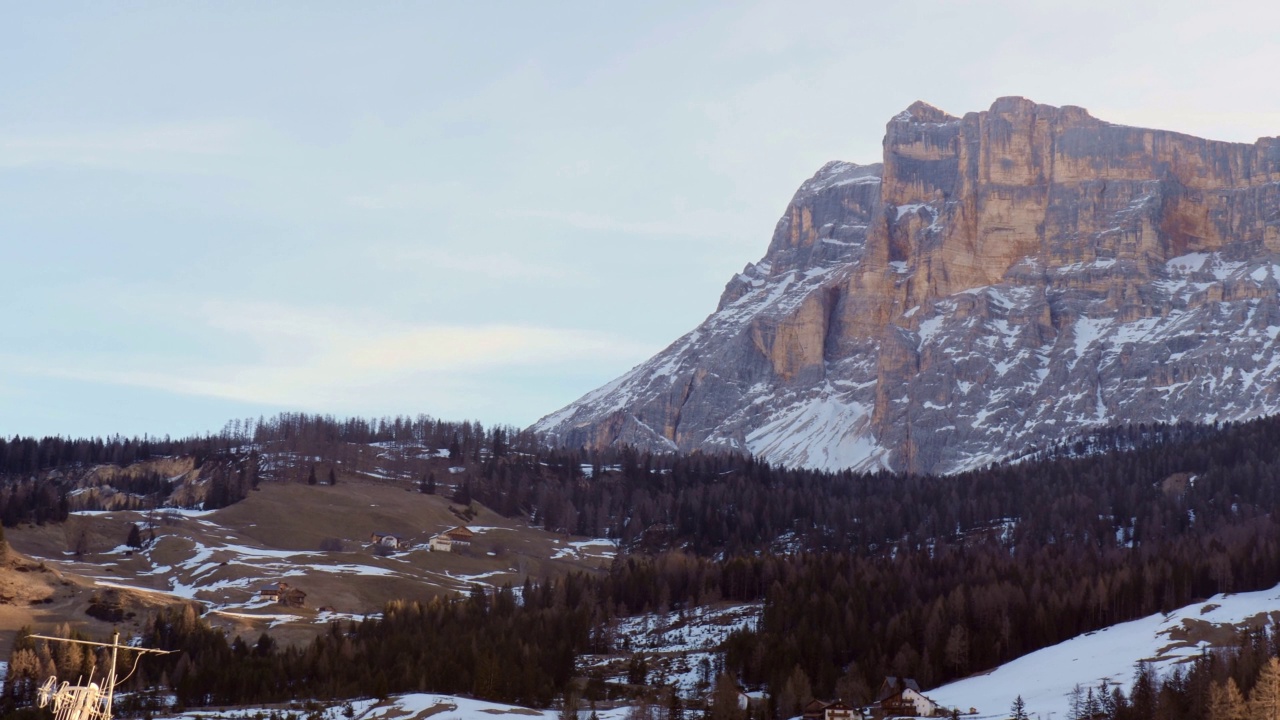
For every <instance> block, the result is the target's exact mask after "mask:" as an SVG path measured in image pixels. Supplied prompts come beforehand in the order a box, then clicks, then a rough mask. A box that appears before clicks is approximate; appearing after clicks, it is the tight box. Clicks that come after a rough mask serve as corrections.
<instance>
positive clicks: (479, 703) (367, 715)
mask: <svg viewBox="0 0 1280 720" xmlns="http://www.w3.org/2000/svg"><path fill="white" fill-rule="evenodd" d="M628 710H629V708H626V707H620V708H613V709H608V710H605V709H597V711H596V715H597V716H598V717H599V718H600V720H623V718H625V717H626V715H627V712H628ZM273 712H274V713H276V714H277V716H281V717H288V716H290V715H292V716H293V717H296V718H298V720H304V719H306V718H312V719H313V720H315V719H316V718H323V720H418V718H426V717H431V718H433V719H434V720H494V718H495V717H500V716H503V715H515V716H520V717H527V718H530V719H531V720H532V719H533V718H545V719H546V720H556V719H557V718H559V717H560V710H558V709H556V710H533V709H530V708H524V707H519V706H517V705H504V704H502V703H491V702H486V701H484V700H472V699H471V698H463V697H455V696H453V695H434V694H429V693H410V694H408V695H395V696H392V697H390V698H387V699H386V700H353V701H351V702H350V703H341V702H340V703H333V704H328V703H326V704H324V705H323V706H322V707H321V709H319V710H314V709H307V708H305V707H303V706H301V705H299V706H297V707H295V708H291V709H290V708H280V707H239V708H233V709H227V710H209V709H194V710H190V711H188V712H185V713H182V714H181V715H169V716H164V717H168V718H188V719H190V720H201V719H213V718H218V719H219V720H233V719H235V720H238V719H239V718H252V717H267V716H270V715H271V713H273ZM590 712H591V710H590V709H589V708H586V707H583V708H582V709H581V711H580V715H581V717H582V718H584V720H585V718H587V717H588V715H589V714H590Z"/></svg>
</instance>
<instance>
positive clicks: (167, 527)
mask: <svg viewBox="0 0 1280 720" xmlns="http://www.w3.org/2000/svg"><path fill="white" fill-rule="evenodd" d="M450 507H451V506H450V504H449V502H448V500H447V499H446V498H444V497H441V496H439V495H424V494H421V493H418V492H413V491H409V490H406V489H405V488H404V485H399V486H397V485H394V484H388V483H385V482H369V481H364V482H362V481H359V480H352V479H347V480H346V481H341V482H339V484H338V485H335V486H326V485H317V486H308V485H302V484H264V485H263V486H262V489H261V490H259V491H255V492H252V493H250V495H249V497H248V498H247V499H245V500H244V501H242V502H240V503H237V504H236V505H233V506H231V507H228V508H224V509H222V510H219V511H216V512H212V513H208V514H205V515H200V516H194V517H181V518H171V519H169V520H167V521H162V522H160V523H159V524H158V525H157V527H156V532H157V540H156V543H155V544H154V545H153V546H152V547H150V548H148V549H147V550H146V551H143V552H139V553H133V554H131V555H126V554H125V552H124V549H122V548H121V547H120V546H121V545H122V544H123V542H124V539H125V538H126V537H127V535H128V529H129V526H130V524H132V523H135V522H136V523H139V524H142V523H145V522H146V515H145V514H144V513H139V512H132V511H118V512H111V513H106V514H101V515H77V516H74V517H73V518H72V519H71V520H70V521H69V522H67V523H66V524H63V525H46V526H43V527H26V528H15V529H12V530H10V531H9V533H8V535H9V539H10V541H11V543H12V544H13V546H14V547H15V548H16V549H18V550H19V551H20V552H22V553H24V554H27V555H29V556H31V557H33V558H35V559H36V560H37V561H41V560H42V561H44V562H45V563H46V564H47V565H49V566H52V567H55V568H57V569H58V570H59V571H61V572H62V573H64V574H65V575H66V577H67V578H68V582H70V583H72V584H73V585H76V586H78V587H81V588H83V589H82V591H81V592H80V593H79V595H83V596H85V597H84V598H83V599H81V600H79V601H76V602H72V603H67V604H65V606H59V607H62V611H61V612H53V606H51V607H50V608H49V611H48V612H46V613H45V614H43V615H42V616H41V617H39V618H30V617H27V616H23V617H21V618H18V617H14V618H7V617H5V616H4V615H3V614H2V613H0V631H8V632H12V631H13V630H16V628H17V627H18V626H19V625H20V624H22V623H23V622H33V621H34V622H36V623H38V624H40V625H45V624H51V623H55V622H60V621H64V620H74V621H81V620H85V619H87V617H86V616H84V615H83V608H84V607H85V606H87V602H88V601H87V595H88V593H89V592H91V590H92V586H93V585H94V584H95V583H96V584H97V585H99V586H102V585H103V584H113V585H121V586H126V587H129V588H136V589H138V590H142V591H145V590H150V591H154V592H151V593H143V592H140V593H128V594H129V595H130V597H131V598H135V601H136V602H138V603H139V604H143V603H144V601H143V600H142V598H143V596H150V597H149V599H147V600H146V603H149V604H163V603H167V602H178V601H181V600H182V599H183V598H184V597H185V598H191V599H195V600H198V601H200V602H202V603H204V604H205V606H206V607H208V608H209V609H210V610H211V611H213V614H211V615H210V618H211V619H212V620H213V621H214V622H217V623H219V624H222V625H225V626H227V627H228V628H229V629H232V630H233V631H234V632H241V633H255V632H257V631H258V630H259V629H261V628H265V627H267V626H275V629H274V630H273V634H276V635H279V636H280V637H281V638H282V639H285V640H304V639H306V638H309V637H310V636H311V635H312V634H313V633H314V632H315V631H316V630H318V629H319V628H321V627H323V625H324V623H325V621H327V620H329V619H333V618H335V617H343V616H353V615H363V614H366V613H371V612H377V611H379V610H380V609H381V608H382V606H383V604H384V603H385V602H386V601H388V600H391V599H394V598H427V597H430V596H432V595H436V594H439V593H451V592H459V591H462V592H465V590H466V589H467V587H468V586H469V584H470V583H471V582H479V583H482V584H487V585H501V584H502V583H505V582H510V583H512V584H513V585H519V584H520V583H522V582H524V579H525V578H526V577H533V578H535V579H536V578H541V577H544V576H553V575H558V574H561V573H563V572H566V571H568V570H570V569H582V568H599V567H603V566H605V565H607V564H608V562H609V557H608V553H607V552H606V551H609V550H611V549H612V548H609V547H607V546H603V545H596V546H590V547H587V548H584V549H576V548H572V547H570V546H568V542H569V538H565V537H561V536H556V535H553V534H550V533H546V532H543V531H542V530H539V529H536V528H530V527H529V526H528V525H527V524H525V523H524V522H523V521H520V520H509V519H505V518H502V517H500V516H498V515H497V514H496V513H493V512H492V511H489V510H487V509H486V508H483V507H478V506H477V507H478V510H479V514H478V515H477V516H476V517H475V518H474V519H473V520H472V522H471V523H469V527H472V528H473V529H479V532H478V534H477V537H476V542H475V543H474V545H473V546H472V548H471V550H470V551H469V552H465V553H457V554H454V553H432V552H428V551H427V550H426V549H425V545H426V542H427V540H428V539H429V538H430V537H431V536H432V535H433V534H435V533H437V532H440V531H442V530H447V529H449V528H451V527H454V526H456V525H460V524H462V520H461V519H459V518H458V517H457V516H456V515H455V514H454V513H453V512H451V511H450ZM374 531H379V532H391V533H396V534H399V535H401V536H403V537H405V538H406V539H408V540H409V541H410V542H411V543H412V544H413V546H414V548H413V549H411V550H409V551H407V552H401V553H398V554H396V555H395V556H393V557H378V556H376V555H375V554H374V553H373V552H371V550H370V549H369V548H368V540H369V535H370V533H372V532H374ZM81 537H83V538H84V540H83V541H81V540H80V538H81ZM325 538H336V539H339V540H341V541H342V542H343V543H344V544H345V546H346V550H345V551H344V552H321V551H320V550H319V547H320V542H321V540H323V539H325ZM579 540H581V538H579ZM77 544H80V545H81V546H82V547H83V548H85V549H87V552H86V553H84V554H83V555H82V556H80V557H75V556H74V555H72V554H71V553H70V550H71V549H73V548H75V547H76V545H77ZM557 555H560V556H561V557H558V558H557V557H556V556H557ZM281 579H283V580H285V581H286V582H289V583H290V584H291V585H293V586H295V587H299V588H301V589H302V590H304V591H305V592H306V593H307V594H308V596H307V607H306V608H305V609H302V610H290V609H286V608H284V607H283V606H280V605H267V604H264V603H261V602H258V601H257V600H256V597H255V595H256V590H257V588H258V587H260V586H261V585H263V584H266V583H269V582H275V581H278V580H281ZM318 608H329V609H330V610H331V612H319V611H318V610H317V609H318ZM15 623H17V625H15Z"/></svg>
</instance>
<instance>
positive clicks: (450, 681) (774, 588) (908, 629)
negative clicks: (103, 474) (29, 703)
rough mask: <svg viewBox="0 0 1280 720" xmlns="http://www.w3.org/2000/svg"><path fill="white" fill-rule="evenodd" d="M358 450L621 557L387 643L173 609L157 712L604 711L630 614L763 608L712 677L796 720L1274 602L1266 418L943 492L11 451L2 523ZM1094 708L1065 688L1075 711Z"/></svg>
mask: <svg viewBox="0 0 1280 720" xmlns="http://www.w3.org/2000/svg"><path fill="white" fill-rule="evenodd" d="M374 442H379V443H405V444H410V443H412V444H418V445H422V446H425V447H429V448H438V449H441V450H444V451H447V453H448V455H449V457H450V458H452V459H451V462H457V463H463V464H466V465H468V466H469V467H470V468H472V469H473V470H474V471H475V472H472V473H470V474H469V477H470V478H471V479H470V480H469V481H468V484H467V485H466V486H465V487H450V488H442V491H447V492H454V493H466V494H467V495H468V496H469V497H470V498H474V499H475V500H477V501H479V502H481V503H483V504H485V505H487V506H489V507H490V508H492V509H493V510H494V511H496V512H499V513H502V514H503V515H507V516H523V517H527V518H528V519H530V520H531V521H532V522H534V523H536V524H538V525H541V526H543V527H545V528H547V529H549V530H556V531H564V532H572V533H578V534H584V535H595V536H604V537H611V538H616V539H618V540H619V541H620V543H621V548H622V550H623V551H624V552H622V553H620V555H619V557H618V559H617V560H616V561H615V562H614V564H613V567H612V568H611V569H610V570H609V571H608V572H606V573H601V574H591V573H580V574H571V575H568V576H564V577H559V578H530V579H529V580H528V581H527V582H526V583H525V584H524V586H523V587H518V588H503V589H500V590H489V591H486V590H484V589H481V588H479V587H476V588H474V589H473V591H472V593H471V595H470V596H468V597H465V598H460V599H459V600H458V601H457V602H454V601H452V600H450V599H448V598H438V599H435V600H431V601H425V602H420V601H404V602H397V603H392V604H391V605H389V606H388V607H387V608H386V609H385V611H384V613H383V615H382V616H381V617H380V618H378V619H370V620H366V621H364V622H362V623H356V624H351V623H339V624H335V625H333V626H332V627H331V628H330V629H329V632H327V633H326V634H324V635H322V636H321V637H319V638H317V639H316V640H315V641H314V642H313V643H311V644H310V645H306V646H301V647H290V646H282V645H279V644H277V643H276V642H275V641H274V640H273V639H272V638H270V637H269V636H267V635H264V636H262V637H258V638H228V637H225V636H224V635H223V634H222V633H220V632H218V631H215V630H212V629H211V628H209V626H208V625H207V624H206V623H204V621H203V620H202V619H201V618H200V617H198V616H197V615H196V614H195V613H194V612H192V611H190V610H187V611H185V612H178V611H170V612H166V613H163V614H161V615H158V616H157V617H155V618H153V619H152V620H151V621H150V623H149V625H148V631H147V634H146V637H144V638H142V641H143V642H144V643H145V644H149V645H154V646H157V647H164V648H169V649H181V650H183V652H182V653H181V654H179V655H175V656H166V657H165V658H163V659H155V660H153V659H145V660H144V661H143V662H142V663H141V664H140V670H139V673H138V675H137V676H136V677H135V678H134V679H133V680H131V683H132V687H133V688H134V689H135V690H137V691H138V692H140V693H141V692H143V691H145V690H146V689H147V688H165V689H166V691H169V692H172V693H174V695H175V696H176V697H177V699H178V701H179V703H180V704H182V705H184V706H187V707H194V706H202V705H209V704H232V703H247V702H263V701H270V700H285V699H305V698H323V699H341V698H348V697H355V696H367V695H371V694H372V695H379V694H386V693H394V692H403V691H410V690H422V691H434V692H448V693H469V694H473V695H475V696H477V697H483V698H490V699H494V700H502V701H511V702H518V703H524V704H529V705H533V706H537V707H544V706H547V705H550V704H552V703H554V702H556V701H557V698H559V697H560V696H562V695H564V694H565V693H566V692H569V691H572V692H577V691H578V690H577V689H578V688H580V687H586V688H587V689H588V691H590V688H592V687H597V688H598V686H593V685H592V684H591V683H587V684H586V685H585V686H583V685H582V683H581V680H582V678H578V677H577V676H578V674H579V673H578V672H577V669H576V668H577V662H576V659H577V658H578V656H580V655H581V654H583V653H588V652H592V653H594V652H607V651H610V650H613V651H617V650H618V649H619V647H618V642H619V640H618V638H616V636H615V634H614V633H613V632H612V628H613V627H614V626H615V625H616V622H617V619H618V618H619V617H620V616H625V615H631V614H638V613H643V612H654V611H678V610H681V609H687V608H691V607H694V606H698V605H703V604H708V603H713V602H718V601H722V600H732V601H760V602H763V604H764V611H763V615H762V619H761V622H760V623H759V626H758V627H756V628H755V629H753V630H746V631H740V632H738V633H735V634H734V635H733V636H731V637H730V639H729V640H728V642H726V644H725V646H724V648H723V670H724V671H725V672H726V673H727V674H728V675H729V676H730V677H732V678H733V679H735V680H737V681H739V682H741V683H743V684H745V685H746V686H748V687H761V688H763V689H765V690H767V692H768V694H769V696H770V704H769V706H768V708H767V711H765V712H766V714H768V715H769V716H771V717H787V716H789V715H790V714H792V713H793V711H794V710H795V708H796V707H798V705H799V703H801V702H802V701H803V700H805V699H807V698H808V697H834V696H837V695H839V696H842V697H844V698H846V699H847V700H848V701H850V702H865V701H866V700H868V699H869V695H870V693H871V691H872V690H873V689H874V688H875V687H877V686H878V685H879V682H880V680H881V679H882V678H883V677H884V676H886V675H900V676H908V677H915V678H917V679H918V680H920V682H921V683H922V684H923V685H924V686H925V687H929V686H933V685H937V684H940V683H943V682H946V681H949V680H952V679H955V678H959V677H964V676H966V675H969V674H971V673H973V672H977V671H981V670H985V669H989V668H992V667H994V666H996V665H998V664H1000V663H1003V662H1007V661H1008V660H1011V659H1013V658H1016V657H1018V656H1020V655H1023V654H1025V653H1027V652H1030V651H1033V650H1035V649H1038V648H1041V647H1045V646H1048V645H1051V644H1054V643H1057V642H1060V641H1062V640H1065V639H1067V638H1069V637H1072V636H1074V635H1077V634H1079V633H1082V632H1087V631H1089V630H1093V629H1097V628H1101V627H1105V626H1108V625H1111V624H1114V623H1117V622H1122V621H1125V620H1130V619H1134V618H1138V617H1142V616H1145V615H1148V614H1151V613H1154V612H1158V611H1161V610H1170V609H1173V608H1176V607H1179V606H1182V605H1185V604H1187V603H1189V602H1192V601H1194V600H1196V599H1199V598H1205V597H1208V596H1210V595H1213V594H1214V593H1218V592H1224V591H1245V590H1253V589H1260V588H1263V587H1269V586H1271V585H1274V584H1276V583H1277V582H1280V523H1277V522H1276V519H1275V518H1276V511H1277V510H1278V509H1280V488H1277V486H1276V483H1275V478H1276V477H1277V473H1278V471H1280V420H1275V419H1265V420H1259V421H1255V422H1252V423H1247V424H1241V425H1228V426H1222V427H1194V426H1173V427H1169V426H1157V427H1130V428H1119V429H1115V430H1111V431H1107V432H1100V433H1096V434H1094V435H1093V436H1091V437H1089V438H1082V439H1080V440H1078V441H1073V442H1072V443H1070V444H1068V445H1065V446H1063V447H1060V448H1049V449H1045V450H1043V451H1040V452H1038V453H1036V454H1035V455H1033V456H1030V457H1028V458H1026V459H1024V460H1023V461H1022V462H1019V463H1017V464H1012V465H1003V466H995V467H989V468H986V469H983V470H978V471H972V472H968V473H964V474H961V475H957V476H950V477H941V478H939V477H927V476H907V475H895V474H888V473H877V474H857V473H849V472H846V473H836V474H830V473H820V472H812V471H803V470H794V469H783V468H776V467H772V466H770V465H768V464H765V463H761V462H758V461H755V460H753V459H751V458H744V457H739V456H733V455H708V454H692V455H652V454H646V453H641V452H637V451H636V450H634V449H631V448H616V449H610V450H608V451H602V452H585V451H575V450H569V449H546V448H543V447H541V446H540V445H539V444H538V442H537V438H534V437H531V436H528V435H526V434H524V433H520V432H517V431H514V430H512V429H509V428H492V429H485V428H482V427H481V426H479V425H478V424H475V423H460V424H452V423H443V422H440V421H435V420H431V419H429V418H419V419H417V420H400V419H396V420H382V421H350V420H348V421H335V420H333V419H331V418H324V417H316V416H303V415H287V416H281V417H279V418H276V419H273V420H270V421H258V422H256V423H250V422H246V423H243V424H240V423H237V424H236V425H235V426H229V428H228V429H227V430H226V431H224V432H223V433H221V434H219V435H217V436H210V437H206V438H201V439H196V440H184V441H168V440H166V441H164V443H153V442H151V441H143V442H138V441H127V440H119V439H115V440H112V441H64V440H60V439H45V440H42V441H36V440H31V439H22V438H15V439H13V440H12V441H9V442H2V443H0V468H2V469H3V477H4V487H3V492H2V494H0V512H2V513H3V517H4V518H5V521H6V524H11V523H10V517H11V515H10V510H9V507H10V505H12V506H13V507H14V508H15V510H13V522H57V521H58V520H59V519H60V516H59V514H58V511H57V508H58V507H59V506H61V507H62V508H63V509H62V515H61V517H65V512H66V510H65V508H66V502H67V501H66V493H67V492H68V488H69V485H65V484H63V485H60V484H59V481H58V480H48V479H42V477H41V476H40V473H41V472H42V471H47V470H49V469H61V471H60V472H59V473H57V474H58V475H59V476H60V477H62V478H69V477H73V476H74V472H73V469H74V468H75V467H82V466H84V465H86V464H91V463H96V462H111V463H121V464H124V463H127V462H129V460H127V459H126V458H127V457H132V458H134V459H136V458H137V457H139V453H145V454H147V455H148V456H155V455H164V454H167V453H174V454H177V453H198V454H200V455H201V461H202V462H206V463H215V464H219V465H218V467H222V468H225V472H222V473H221V474H220V475H218V476H219V477H224V478H226V479H227V480H226V482H227V487H228V488H229V490H228V495H227V496H226V497H224V498H222V499H221V502H223V503H224V504H225V503H226V502H234V501H236V500H237V499H239V497H237V496H240V497H242V496H243V493H244V485H245V483H251V482H306V475H307V470H308V467H307V465H305V464H303V463H296V464H290V463H289V462H287V461H281V460H278V459H277V460H273V461H271V462H267V461H266V460H265V459H264V458H267V457H273V458H280V457H285V458H288V457H295V456H300V455H306V456H316V455H320V456H332V455H337V454H341V453H343V452H347V450H345V449H344V448H346V447H347V446H349V445H351V444H361V443H363V444H367V443H374ZM126 448H128V452H126ZM130 453H132V455H130ZM403 472H404V474H405V476H406V477H411V478H412V477H418V476H419V475H420V474H421V468H419V467H417V466H415V465H414V464H413V462H412V460H406V464H405V466H404V468H403ZM138 494H139V495H143V496H145V495H146V494H147V488H146V487H144V486H139V488H138ZM36 496H39V497H41V498H43V499H42V500H40V501H38V502H37V501H33V500H31V498H32V497H36ZM35 508H43V510H41V511H40V513H38V514H37V513H36V511H35ZM1276 649H1277V647H1276V641H1275V639H1274V638H1273V637H1272V636H1271V635H1269V634H1268V633H1267V632H1266V631H1265V630H1264V631H1257V632H1252V633H1242V634H1241V636H1240V638H1239V643H1238V647H1237V648H1235V649H1234V650H1229V651H1221V652H1218V653H1215V654H1210V655H1206V657H1205V658H1204V659H1203V660H1202V661H1201V662H1199V663H1197V664H1195V665H1194V666H1192V667H1190V668H1189V669H1188V670H1187V671H1186V672H1184V673H1179V674H1178V675H1177V676H1175V677H1169V678H1158V677H1154V676H1149V675H1150V673H1147V675H1148V676H1146V677H1145V679H1144V675H1143V674H1142V673H1139V674H1138V675H1137V681H1138V682H1137V683H1136V684H1135V685H1134V687H1133V688H1132V689H1131V691H1129V692H1128V693H1127V694H1126V693H1121V695H1120V696H1117V695H1116V693H1115V692H1114V691H1115V688H1111V689H1105V690H1106V693H1105V694H1106V699H1105V702H1103V699H1102V698H1098V700H1099V702H1103V704H1102V705H1101V706H1100V707H1101V708H1102V709H1101V710H1099V711H1098V712H1097V713H1094V715H1095V716H1098V717H1101V716H1102V715H1106V716H1107V717H1109V718H1113V720H1148V719H1149V718H1156V717H1159V718H1161V720H1165V719H1166V718H1167V719H1169V720H1181V719H1182V718H1201V717H1209V716H1210V715H1211V713H1210V712H1209V708H1210V707H1211V705H1212V703H1211V702H1210V700H1211V697H1213V696H1214V695H1213V694H1214V693H1218V694H1222V693H1227V690H1226V689H1224V688H1227V687H1228V683H1227V680H1228V679H1230V680H1231V681H1232V682H1234V684H1235V687H1236V688H1237V689H1238V690H1239V693H1238V694H1239V695H1240V697H1241V698H1244V697H1246V696H1249V697H1251V696H1252V695H1257V693H1258V691H1257V690H1256V688H1255V683H1258V679H1257V678H1258V677H1259V674H1260V673H1262V672H1263V670H1265V668H1266V665H1267V658H1271V657H1274V656H1276V654H1277V653H1276ZM70 662H71V660H68V659H66V658H61V657H57V656H55V655H54V651H53V650H51V649H49V648H47V647H45V646H44V644H43V643H38V642H35V641H32V640H30V639H27V640H20V641H19V642H18V643H17V644H16V645H15V648H14V650H13V653H12V655H11V660H10V672H9V675H8V678H7V680H6V685H5V690H4V697H5V699H6V701H7V702H8V703H9V707H10V708H13V707H18V706H20V705H21V704H22V703H23V702H24V701H25V700H27V699H29V698H30V696H31V693H32V692H33V689H34V687H35V684H38V682H39V681H40V680H42V679H43V677H44V676H45V675H46V674H47V672H46V671H48V670H49V668H51V667H60V666H61V665H60V664H66V663H70ZM76 662H80V663H87V662H92V659H91V657H89V658H85V657H82V658H79V659H77V660H76ZM575 678H576V679H575ZM571 689H572V690H571ZM1094 690H1097V692H1096V693H1095V692H1093V691H1094ZM1102 691H1103V689H1093V688H1086V689H1082V701H1081V702H1082V703H1084V701H1085V700H1086V699H1087V698H1088V696H1089V695H1103V694H1104V693H1103V692H1102ZM1219 699H1221V698H1219ZM1250 701H1252V700H1250ZM1224 702H1225V701H1224ZM1241 702H1243V699H1242V700H1241ZM1085 704H1087V703H1085ZM1082 707H1083V705H1082ZM1082 712H1083V711H1082ZM1082 717H1083V715H1082ZM1215 720H1217V718H1216V717H1215Z"/></svg>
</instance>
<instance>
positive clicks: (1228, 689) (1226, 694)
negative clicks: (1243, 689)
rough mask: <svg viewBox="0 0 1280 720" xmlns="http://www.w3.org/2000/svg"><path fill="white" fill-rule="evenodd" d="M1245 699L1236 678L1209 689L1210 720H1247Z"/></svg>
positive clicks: (1215, 684) (1216, 684)
mask: <svg viewBox="0 0 1280 720" xmlns="http://www.w3.org/2000/svg"><path fill="white" fill-rule="evenodd" d="M1247 714H1248V713H1247V708H1246V707H1245V703H1244V697H1243V696H1242V695H1241V694H1240V688H1239V687H1237V686H1236V681H1235V678H1227V681H1226V682H1225V683H1221V684H1220V683H1214V684H1213V685H1211V686H1210V687H1209V718H1208V720H1245V718H1246V716H1247Z"/></svg>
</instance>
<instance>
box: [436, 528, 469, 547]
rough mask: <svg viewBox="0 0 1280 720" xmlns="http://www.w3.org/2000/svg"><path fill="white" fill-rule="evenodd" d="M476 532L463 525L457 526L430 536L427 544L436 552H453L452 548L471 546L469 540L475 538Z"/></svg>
mask: <svg viewBox="0 0 1280 720" xmlns="http://www.w3.org/2000/svg"><path fill="white" fill-rule="evenodd" d="M475 536H476V534H475V533H473V532H471V531H470V530H469V529H467V528H466V527H465V526H458V527H456V528H453V529H452V530H445V531H444V532H442V533H440V534H439V535H436V536H435V537H433V538H431V542H430V543H428V546H429V547H430V548H431V549H432V550H433V551H436V552H453V551H454V550H465V549H467V548H469V547H471V541H472V540H473V539H475Z"/></svg>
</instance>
